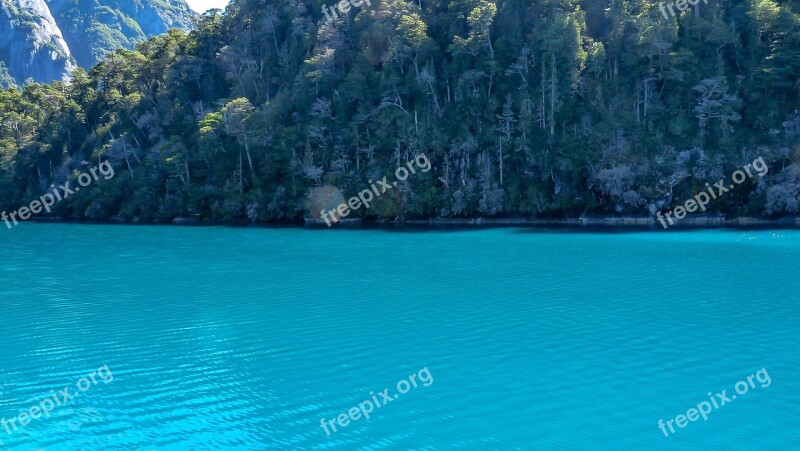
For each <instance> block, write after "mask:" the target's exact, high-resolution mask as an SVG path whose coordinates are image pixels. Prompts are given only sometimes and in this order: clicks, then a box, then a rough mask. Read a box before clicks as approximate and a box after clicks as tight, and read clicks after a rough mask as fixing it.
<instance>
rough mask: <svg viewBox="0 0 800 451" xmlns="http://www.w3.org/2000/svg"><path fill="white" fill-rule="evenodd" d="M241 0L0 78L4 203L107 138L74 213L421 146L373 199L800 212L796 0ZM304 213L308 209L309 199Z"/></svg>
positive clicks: (154, 208) (365, 168)
mask: <svg viewBox="0 0 800 451" xmlns="http://www.w3.org/2000/svg"><path fill="white" fill-rule="evenodd" d="M658 3H659V2H654V1H647V0H610V1H601V0H591V1H588V0H587V1H575V0H526V1H522V0H510V1H506V0H500V1H496V2H494V1H488V0H452V1H440V0H420V1H416V2H409V3H406V2H404V1H398V0H372V1H371V2H370V3H369V4H368V3H364V4H362V5H361V6H360V7H353V8H352V9H351V10H350V11H349V13H348V14H347V15H344V14H341V13H339V17H338V19H335V20H333V21H330V22H326V18H325V15H324V14H323V10H322V5H323V4H325V5H326V6H328V7H330V6H333V3H330V4H328V3H323V2H321V1H275V0H271V1H266V0H238V1H234V3H232V4H231V5H230V6H229V7H228V9H227V10H226V11H225V13H224V14H220V13H218V12H210V13H207V14H205V15H204V16H202V17H201V18H200V19H198V21H197V24H196V28H195V29H194V31H192V32H190V33H189V34H188V35H187V34H184V33H182V32H179V31H176V30H171V31H170V32H169V33H167V34H165V35H163V36H159V37H156V38H153V39H150V40H149V41H147V42H145V43H142V44H140V45H139V46H138V47H137V49H136V50H135V51H127V50H120V51H117V52H116V53H114V54H112V55H110V56H109V57H107V58H106V59H105V60H103V61H101V62H100V63H99V64H98V65H97V66H95V67H94V68H93V69H91V70H90V71H89V72H88V73H86V72H84V71H82V70H81V69H78V70H77V71H76V72H75V73H74V76H73V81H72V83H71V84H64V83H60V82H57V83H54V84H52V85H32V86H27V87H26V88H25V89H24V91H22V92H20V91H17V90H9V91H4V92H0V193H2V196H0V198H2V204H3V205H2V206H1V207H2V208H3V209H6V210H9V209H15V208H18V207H19V206H21V205H23V204H25V203H27V202H30V199H32V198H35V197H38V196H39V195H40V194H41V192H43V191H44V190H45V189H46V188H47V187H49V186H50V185H51V184H59V183H63V182H64V181H65V180H68V179H70V178H74V177H76V175H77V174H79V173H80V172H81V171H82V170H83V169H82V168H86V167H89V166H94V165H96V164H97V162H98V161H100V160H104V159H108V160H110V161H111V163H112V164H113V165H114V167H115V169H116V176H115V177H114V178H113V179H112V180H109V181H106V182H104V183H101V184H97V185H96V186H92V187H91V190H87V191H81V192H80V193H79V195H76V196H71V198H70V200H69V201H65V202H64V203H62V204H60V205H59V206H58V210H56V212H55V213H56V214H57V215H59V216H61V217H63V218H74V219H111V218H122V219H126V220H133V219H136V220H140V221H152V220H159V221H168V220H171V219H173V218H175V217H195V218H200V219H206V220H211V221H261V222H264V221H279V220H297V219H300V218H302V216H303V215H306V214H308V212H305V211H304V205H305V202H306V199H307V196H308V194H309V192H310V190H311V189H312V188H314V187H317V186H325V185H332V186H334V187H336V188H338V189H340V190H341V192H342V194H343V195H345V196H347V197H349V196H352V195H354V194H356V193H357V192H358V191H361V190H363V189H365V188H368V187H369V184H370V181H371V180H372V181H375V180H380V179H381V178H382V177H384V176H390V180H391V178H392V177H393V175H392V174H393V173H394V170H395V168H397V167H398V166H401V165H404V164H405V163H406V162H407V161H410V160H411V159H412V158H413V157H414V156H415V155H418V154H422V153H424V154H425V155H427V157H428V158H429V159H430V161H431V163H432V165H433V169H432V170H430V171H428V172H426V173H421V172H419V173H417V174H414V175H412V176H410V177H409V178H408V179H407V180H406V181H404V182H401V183H400V184H399V186H398V187H397V189H394V190H392V191H391V192H390V193H387V194H386V195H384V196H383V197H381V198H380V200H379V201H378V202H377V203H376V204H375V205H374V206H373V207H372V208H369V209H361V210H360V211H359V212H358V214H359V215H363V216H364V217H365V218H368V219H375V218H389V219H394V218H397V217H400V218H430V217H446V218H447V217H475V216H484V217H489V216H525V217H531V216H537V217H566V216H577V215H580V214H582V213H584V212H589V213H602V214H647V215H652V214H654V213H655V212H656V211H658V210H665V209H668V208H670V207H671V206H674V205H676V204H678V203H679V202H682V201H683V200H684V199H685V198H689V197H691V196H693V195H694V194H695V193H697V192H699V191H701V190H704V189H705V184H706V183H711V184H713V183H715V182H717V181H718V180H719V179H721V178H723V177H726V176H729V175H730V174H731V173H732V172H733V171H734V170H735V169H736V168H737V167H739V166H741V165H743V164H745V163H748V162H752V161H753V160H755V159H756V158H758V157H763V158H764V160H765V161H766V162H767V163H768V165H769V168H770V171H769V174H768V175H767V176H765V177H763V178H758V179H753V180H752V182H748V183H744V184H742V185H740V186H738V187H737V188H736V189H735V190H733V191H731V192H730V193H728V194H726V196H724V197H721V198H719V199H717V200H715V201H714V202H713V203H712V204H711V205H710V206H709V207H710V209H711V210H712V211H714V212H722V213H725V214H727V215H744V214H753V215H760V214H763V215H770V216H776V217H777V216H781V215H786V214H796V213H798V210H800V146H798V144H800V141H798V138H800V113H799V112H798V109H800V79H799V78H798V77H799V76H800V15H799V14H800V2H797V1H775V0H737V1H728V0H709V1H708V4H707V5H706V4H705V3H704V2H699V4H698V6H697V7H693V8H690V9H689V10H687V11H685V12H682V13H681V14H680V15H679V16H677V17H674V18H673V17H665V16H664V14H662V12H661V11H660V10H659V7H658ZM312 214H313V212H312Z"/></svg>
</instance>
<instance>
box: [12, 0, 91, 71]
mask: <svg viewBox="0 0 800 451" xmlns="http://www.w3.org/2000/svg"><path fill="white" fill-rule="evenodd" d="M2 4H3V11H2V12H0V17H2V20H0V61H2V62H4V63H5V66H6V67H7V71H8V74H9V75H10V76H11V77H12V78H13V79H14V80H15V81H16V82H17V83H23V82H25V81H26V80H28V79H32V80H34V81H39V82H49V81H53V80H61V79H65V78H66V77H67V75H68V74H69V72H71V71H72V69H74V68H75V60H74V59H73V58H72V55H71V53H70V50H69V46H68V45H67V42H66V41H65V40H64V36H63V35H62V33H61V30H60V29H59V28H58V25H57V23H56V20H55V19H54V18H53V15H52V14H51V13H50V9H49V8H48V6H47V3H45V1H44V0H2Z"/></svg>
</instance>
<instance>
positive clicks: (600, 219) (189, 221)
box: [25, 215, 800, 231]
mask: <svg viewBox="0 0 800 451" xmlns="http://www.w3.org/2000/svg"><path fill="white" fill-rule="evenodd" d="M25 222H34V223H45V224H47V223H55V224H89V225H91V224H97V225H143V226H147V225H161V226H228V227H263V228H307V229H312V230H313V229H341V228H344V229H367V228H368V229H375V228H386V229H391V228H406V227H407V228H419V229H428V228H432V229H437V228H445V229H446V228H457V229H480V228H508V227H519V228H530V229H536V228H540V227H543V228H564V229H586V230H591V229H604V228H606V229H621V230H625V229H628V230H652V231H670V230H698V229H752V228H757V229H800V216H797V217H793V216H789V217H784V218H779V219H769V218H758V217H750V216H742V217H736V218H724V217H722V216H700V217H694V218H690V217H686V218H684V219H682V220H680V221H679V222H676V223H675V224H674V225H671V226H669V227H667V228H666V229H665V228H664V227H663V226H662V225H661V224H660V223H659V222H658V220H656V218H654V217H645V216H601V215H592V216H588V215H584V216H581V217H578V218H575V217H573V218H562V219H541V218H513V217H511V218H483V217H478V218H431V219H411V220H406V221H390V220H377V221H375V220H370V221H362V220H360V219H348V220H347V222H346V223H338V224H334V225H333V226H330V227H329V226H327V225H326V224H325V222H324V221H323V220H319V219H307V218H306V219H305V220H298V221H280V222H246V221H240V222H230V221H226V222H213V221H208V220H200V219H196V218H186V217H178V218H175V219H173V220H172V221H151V222H144V221H135V220H121V219H112V220H73V219H63V218H39V219H31V220H29V221H25Z"/></svg>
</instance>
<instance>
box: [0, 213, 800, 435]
mask: <svg viewBox="0 0 800 451" xmlns="http://www.w3.org/2000/svg"><path fill="white" fill-rule="evenodd" d="M0 251H2V255H3V260H2V262H1V263H0V294H2V297H1V298H0V299H2V301H1V302H0V343H2V347H1V348H0V370H2V379H0V417H4V418H6V419H8V418H14V417H16V416H17V415H18V414H19V413H20V412H23V411H29V409H30V408H31V407H32V406H36V405H39V404H40V402H41V401H42V400H43V399H45V398H46V397H49V396H51V395H50V393H51V392H50V390H51V389H53V390H55V391H56V392H58V391H59V390H60V389H62V388H64V387H67V386H71V387H73V389H72V390H73V391H76V389H75V388H74V387H75V386H76V383H77V382H78V381H79V380H81V378H83V377H88V375H90V374H91V373H92V372H93V371H95V372H96V370H97V369H98V368H100V367H102V366H104V365H108V370H109V372H111V373H112V374H113V378H111V377H109V378H108V379H104V380H101V379H100V378H99V376H100V375H103V374H104V373H102V372H101V373H97V374H98V377H96V378H95V379H96V382H97V383H96V384H93V385H92V386H91V387H90V388H88V389H87V390H86V391H82V392H80V393H79V396H77V397H75V398H73V399H72V400H69V401H68V402H67V403H65V404H63V405H62V406H57V407H55V408H54V409H53V410H52V412H51V413H50V416H49V418H47V417H44V416H43V417H41V418H39V419H35V420H32V421H30V423H29V424H27V425H26V426H22V427H20V428H19V429H18V430H17V431H12V432H13V434H10V435H9V434H8V433H7V431H6V430H4V429H0V448H2V449H9V448H10V449H95V448H98V449H147V450H152V449H158V450H173V449H175V450H177V449H254V450H255V449H332V448H341V449H358V448H360V449H398V448H416V449H422V448H424V449H444V448H454V447H461V448H463V449H687V448H694V449H696V448H701V447H702V448H705V449H752V448H757V449H787V448H790V447H794V448H797V446H798V444H800V428H798V427H797V420H798V418H800V370H798V364H799V363H800V322H798V313H800V303H799V302H798V288H800V280H799V279H798V274H800V270H798V262H799V261H800V232H798V231H759V232H745V231H687V232H663V233H662V232H660V231H654V232H646V233H638V232H637V233H570V232H558V231H547V230H539V231H532V230H524V229H494V230H466V231H435V230H430V231H414V232H398V231H391V230H306V229H262V228H226V227H166V226H164V227H156V226H153V227H150V226H102V225H62V224H22V225H20V226H19V227H17V228H14V229H13V230H10V231H2V234H1V235H0ZM424 368H427V371H428V372H429V374H430V376H431V378H430V379H431V380H432V382H431V383H429V384H428V385H427V386H425V385H424V384H422V383H418V384H417V385H418V386H417V387H416V388H411V389H410V391H408V392H407V393H405V394H401V395H399V396H398V397H397V398H396V399H393V400H392V401H391V402H389V403H388V404H387V405H385V406H382V407H380V408H379V409H376V410H374V412H372V414H371V416H370V418H369V419H368V420H367V419H365V418H363V417H361V418H360V419H358V420H350V422H349V424H348V425H347V426H346V427H342V426H340V425H337V428H338V430H337V432H335V433H331V435H330V436H327V435H326V433H325V431H324V430H323V428H322V427H321V426H320V421H321V419H323V418H325V419H334V418H336V417H337V416H338V415H339V414H343V413H346V412H348V411H349V409H351V408H353V407H356V406H358V404H359V403H361V402H363V401H365V400H368V399H371V394H370V392H374V394H375V395H376V396H378V393H379V392H381V391H382V390H383V389H384V388H390V391H389V393H390V394H391V393H397V389H396V384H397V382H398V381H401V380H403V379H406V380H408V377H409V376H410V375H418V374H419V371H420V370H422V369H424ZM762 368H763V369H765V370H766V371H767V372H768V375H769V377H770V381H771V383H770V384H769V386H767V387H762V385H763V384H759V383H758V382H757V381H756V385H755V388H752V389H750V390H749V391H748V392H747V393H746V394H744V395H741V396H739V397H738V398H737V399H735V400H732V401H731V402H730V403H728V404H726V405H724V406H721V407H720V408H719V409H718V410H714V411H713V412H711V413H710V414H709V415H708V420H707V421H703V420H702V419H700V420H698V421H695V422H691V423H688V425H687V426H685V427H684V428H682V429H681V428H677V426H676V427H675V433H674V434H671V435H670V436H669V437H665V436H664V434H663V433H662V431H661V430H660V429H659V427H658V421H659V419H663V420H664V421H667V420H668V419H671V418H674V417H676V416H677V415H679V414H686V413H687V410H688V409H690V408H692V407H696V405H697V404H699V403H702V402H703V401H706V400H708V395H707V393H708V392H712V393H717V392H722V390H723V389H727V396H728V397H730V395H731V394H734V393H735V392H734V385H735V384H736V383H737V382H738V381H740V380H743V379H745V378H746V377H747V376H748V375H751V374H754V373H755V372H757V371H759V370H761V369H762ZM109 379H111V380H109ZM85 380H87V385H88V379H85ZM417 380H420V378H419V377H417ZM426 380H427V379H426ZM379 402H382V401H380V399H379ZM365 408H366V407H365ZM329 427H330V426H329Z"/></svg>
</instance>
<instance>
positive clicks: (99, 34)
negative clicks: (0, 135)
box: [0, 0, 194, 86]
mask: <svg viewBox="0 0 800 451" xmlns="http://www.w3.org/2000/svg"><path fill="white" fill-rule="evenodd" d="M0 2H2V6H3V8H2V11H0V86H7V85H9V80H8V78H9V76H10V78H11V79H13V81H15V82H16V83H17V84H23V83H25V82H26V81H28V80H29V79H30V80H33V81H36V82H50V81H54V80H62V79H66V78H67V77H68V74H69V73H70V72H71V71H72V69H74V68H75V67H76V65H80V66H82V67H84V68H89V67H91V66H93V65H94V64H95V63H97V61H98V60H99V59H100V58H102V57H103V55H105V54H106V53H108V52H111V51H114V50H116V49H117V48H120V47H123V48H128V49H131V48H133V47H134V46H135V45H136V44H137V43H139V42H142V41H144V40H146V39H148V38H150V37H152V36H155V35H158V34H161V33H164V32H166V31H167V30H168V29H169V28H173V27H174V28H182V29H188V28H189V27H190V26H191V23H192V20H193V18H194V13H193V12H192V10H191V9H190V8H189V6H188V5H187V4H186V2H185V1H184V0H0ZM2 63H4V64H2ZM6 71H7V75H5V74H6Z"/></svg>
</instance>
